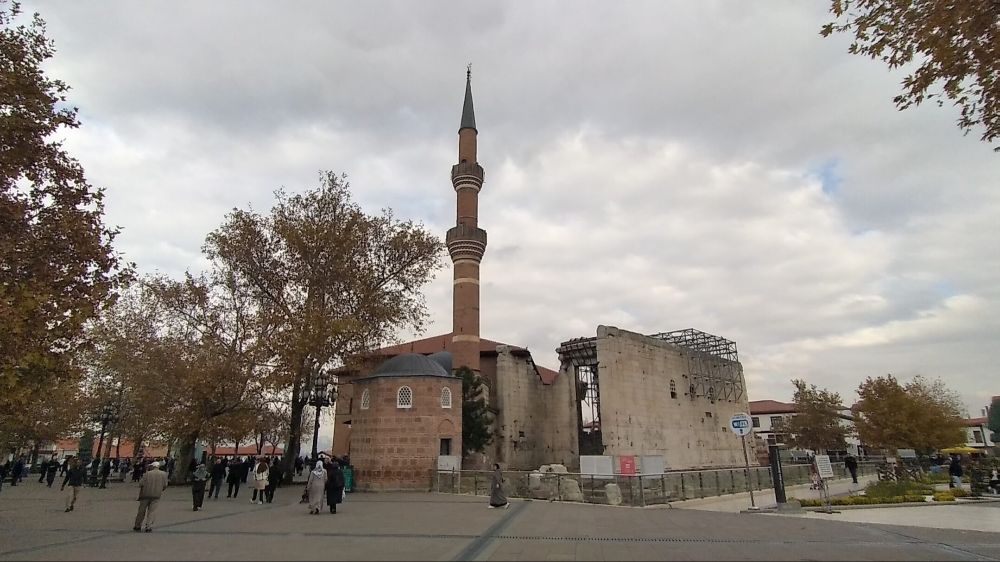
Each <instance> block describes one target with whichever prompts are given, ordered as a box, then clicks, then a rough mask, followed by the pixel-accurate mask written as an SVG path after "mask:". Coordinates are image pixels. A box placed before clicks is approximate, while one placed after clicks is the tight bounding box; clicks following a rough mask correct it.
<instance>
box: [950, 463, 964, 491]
mask: <svg viewBox="0 0 1000 562" xmlns="http://www.w3.org/2000/svg"><path fill="white" fill-rule="evenodd" d="M948 474H949V475H950V476H951V484H949V485H948V487H949V488H961V487H962V457H960V456H959V455H955V456H953V457H951V465H949V466H948Z"/></svg>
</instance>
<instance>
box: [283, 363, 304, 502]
mask: <svg viewBox="0 0 1000 562" xmlns="http://www.w3.org/2000/svg"><path fill="white" fill-rule="evenodd" d="M301 394H302V377H299V378H298V380H296V381H295V384H294V385H292V403H291V406H292V412H291V416H290V420H289V424H288V426H289V427H288V439H287V440H286V441H285V453H284V454H283V455H282V457H281V465H282V468H283V469H284V472H285V483H287V484H291V483H292V475H293V474H294V470H293V469H294V467H295V457H297V456H299V447H300V446H301V444H302V410H303V409H304V408H305V404H303V403H302V402H301V400H300V395H301Z"/></svg>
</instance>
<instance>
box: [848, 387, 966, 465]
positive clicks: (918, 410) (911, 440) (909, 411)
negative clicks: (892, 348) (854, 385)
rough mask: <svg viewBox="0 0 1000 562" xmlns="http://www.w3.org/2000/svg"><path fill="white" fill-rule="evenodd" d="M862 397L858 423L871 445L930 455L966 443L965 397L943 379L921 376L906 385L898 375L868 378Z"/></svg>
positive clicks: (857, 410) (859, 395)
mask: <svg viewBox="0 0 1000 562" xmlns="http://www.w3.org/2000/svg"><path fill="white" fill-rule="evenodd" d="M858 397H859V400H858V403H857V405H856V406H855V412H854V413H855V424H856V426H857V430H858V436H859V437H860V439H861V442H862V443H864V444H865V445H866V446H868V447H870V448H877V449H888V450H890V451H895V449H898V448H907V449H915V450H916V451H917V452H919V453H922V454H929V453H931V452H933V451H935V450H937V449H944V448H947V447H953V446H956V445H961V444H963V443H965V430H964V428H963V426H962V410H963V406H962V403H961V400H960V399H959V398H958V397H957V396H956V395H955V394H954V393H953V392H951V391H950V390H948V389H947V387H945V385H944V383H943V382H941V380H934V381H928V380H927V379H924V378H923V377H916V378H914V379H913V380H912V381H910V382H908V383H906V384H900V383H899V381H898V380H896V378H895V377H893V376H892V375H886V376H884V377H877V378H872V377H868V378H867V379H866V380H865V381H864V382H863V383H861V385H860V386H859V387H858Z"/></svg>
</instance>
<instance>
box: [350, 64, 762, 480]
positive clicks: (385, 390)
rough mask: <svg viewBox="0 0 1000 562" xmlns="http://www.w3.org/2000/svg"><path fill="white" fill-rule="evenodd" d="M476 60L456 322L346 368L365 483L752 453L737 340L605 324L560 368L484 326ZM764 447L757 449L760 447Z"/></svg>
mask: <svg viewBox="0 0 1000 562" xmlns="http://www.w3.org/2000/svg"><path fill="white" fill-rule="evenodd" d="M478 134H479V131H478V129H477V128H476V116H475V110H474V107H473V101H472V78H471V72H467V73H466V83H465V101H464V104H463V107H462V118H461V122H460V125H459V129H458V163H456V164H454V165H453V166H452V168H451V182H452V187H453V188H454V190H455V194H456V199H457V205H456V207H457V212H456V224H455V226H454V227H452V228H451V229H449V230H448V232H447V235H446V242H447V246H448V253H449V254H450V256H451V260H452V263H453V273H454V285H453V286H454V289H453V309H452V320H453V323H452V332H451V333H448V334H442V335H438V336H434V337H429V338H424V339H420V340H415V341H410V342H406V343H402V344H399V345H394V346H390V347H385V348H382V349H378V350H375V351H373V352H371V353H369V354H367V355H365V356H363V357H359V358H356V359H357V360H356V361H353V362H352V363H351V365H349V366H347V367H344V368H342V369H341V370H340V372H339V373H338V380H339V383H340V398H339V399H338V401H337V403H336V406H335V416H334V419H335V423H336V429H335V431H334V444H333V454H335V455H338V456H343V455H350V457H351V462H352V464H353V465H354V467H355V474H356V483H357V487H358V489H361V490H397V489H427V488H428V485H429V483H430V481H431V479H430V477H431V474H432V473H433V471H434V470H439V469H448V470H450V469H459V468H466V469H469V468H477V469H478V468H485V467H487V466H491V465H492V463H494V462H497V463H500V465H501V466H502V467H503V468H504V469H505V470H533V469H537V468H538V467H539V466H541V465H544V464H553V463H558V464H563V465H565V466H566V467H567V468H568V469H569V470H570V471H571V472H582V473H590V474H634V473H644V474H651V473H662V472H663V471H664V470H672V469H691V468H712V467H718V468H721V467H730V466H742V463H743V449H742V446H741V442H740V440H739V438H737V437H736V436H735V435H733V434H732V433H731V432H730V431H729V429H728V425H727V424H728V421H729V418H730V417H731V416H732V414H734V413H737V412H747V411H748V404H747V393H746V390H745V382H744V377H743V368H742V365H741V364H740V362H739V358H738V355H737V350H736V344H735V342H732V341H729V340H726V339H724V338H721V337H718V336H713V335H711V334H707V333H704V332H700V331H698V330H693V329H687V330H678V331H674V332H665V333H660V334H655V335H643V334H639V333H635V332H629V331H626V330H622V329H618V328H615V327H610V326H598V327H597V329H596V334H595V335H592V336H585V337H579V338H574V339H569V340H567V341H565V342H563V343H562V344H561V345H560V346H559V348H558V349H557V352H558V354H559V361H560V368H559V370H558V371H556V370H552V369H547V368H545V367H542V366H539V365H536V364H535V362H534V360H533V359H532V356H531V352H530V351H528V349H526V348H524V347H521V346H518V345H513V344H507V343H502V342H499V341H494V340H489V339H485V338H482V337H480V330H479V328H480V322H479V320H480V298H479V297H480V294H479V283H480V276H479V265H480V263H481V261H482V259H483V256H484V255H485V253H486V246H487V237H486V231H485V230H483V229H482V228H480V226H479V222H478V215H479V193H480V191H481V190H482V188H483V181H484V179H485V176H484V172H483V167H482V166H481V165H480V163H479V160H478V154H477V146H476V141H477V137H478ZM463 366H464V367H468V368H469V369H471V370H472V371H474V372H476V373H478V374H479V376H480V377H481V380H482V381H483V383H484V397H485V398H486V401H487V404H488V406H489V408H490V410H491V413H492V414H493V417H494V421H493V432H494V437H493V440H492V442H491V443H490V444H489V445H488V446H487V449H486V450H485V451H483V452H482V453H476V454H472V455H469V456H467V457H466V458H464V459H463V458H462V455H461V452H462V381H461V379H460V378H459V377H457V376H455V374H454V370H455V369H457V368H459V367H463ZM751 454H752V453H751Z"/></svg>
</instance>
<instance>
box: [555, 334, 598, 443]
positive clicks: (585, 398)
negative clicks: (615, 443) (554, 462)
mask: <svg viewBox="0 0 1000 562" xmlns="http://www.w3.org/2000/svg"><path fill="white" fill-rule="evenodd" d="M556 352H557V353H558V354H559V361H560V362H562V363H568V364H569V365H571V366H572V367H573V372H574V374H575V379H576V417H577V431H578V438H579V447H580V454H581V455H603V454H604V442H603V438H602V436H601V385H600V378H599V377H600V375H599V368H598V361H597V338H594V337H590V338H576V339H572V340H569V341H567V342H563V343H562V345H560V346H559V348H558V349H557V350H556Z"/></svg>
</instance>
